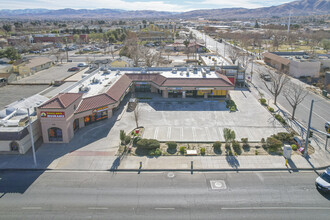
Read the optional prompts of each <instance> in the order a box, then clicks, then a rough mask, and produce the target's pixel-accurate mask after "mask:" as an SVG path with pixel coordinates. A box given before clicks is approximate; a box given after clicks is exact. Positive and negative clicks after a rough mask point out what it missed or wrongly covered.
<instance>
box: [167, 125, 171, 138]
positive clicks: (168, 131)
mask: <svg viewBox="0 0 330 220" xmlns="http://www.w3.org/2000/svg"><path fill="white" fill-rule="evenodd" d="M170 138H171V127H168V128H167V139H170Z"/></svg>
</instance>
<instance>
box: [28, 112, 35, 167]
mask: <svg viewBox="0 0 330 220" xmlns="http://www.w3.org/2000/svg"><path fill="white" fill-rule="evenodd" d="M27 113H28V118H29V128H30V132H29V133H30V137H31V143H32V154H33V161H34V166H37V158H36V151H35V148H34V140H33V132H32V125H31V118H30V109H29V108H27Z"/></svg>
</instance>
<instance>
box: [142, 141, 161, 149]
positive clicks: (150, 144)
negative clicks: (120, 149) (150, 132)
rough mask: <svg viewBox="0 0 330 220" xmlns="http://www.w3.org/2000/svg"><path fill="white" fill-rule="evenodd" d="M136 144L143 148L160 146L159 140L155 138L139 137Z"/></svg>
mask: <svg viewBox="0 0 330 220" xmlns="http://www.w3.org/2000/svg"><path fill="white" fill-rule="evenodd" d="M136 144H137V147H140V148H145V149H155V148H159V147H160V143H159V141H157V140H155V139H141V140H139V141H138V142H137V143H136Z"/></svg>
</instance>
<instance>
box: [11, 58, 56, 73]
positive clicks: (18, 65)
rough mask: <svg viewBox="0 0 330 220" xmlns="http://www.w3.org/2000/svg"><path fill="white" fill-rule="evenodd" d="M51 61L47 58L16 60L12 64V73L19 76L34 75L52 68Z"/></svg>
mask: <svg viewBox="0 0 330 220" xmlns="http://www.w3.org/2000/svg"><path fill="white" fill-rule="evenodd" d="M52 64H53V61H52V60H51V59H49V58H47V57H35V58H32V59H29V60H18V61H16V62H15V63H14V64H13V72H14V73H18V74H19V75H20V76H25V75H30V74H34V73H36V72H39V71H41V70H44V69H48V68H50V67H51V66H52Z"/></svg>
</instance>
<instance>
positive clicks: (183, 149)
mask: <svg viewBox="0 0 330 220" xmlns="http://www.w3.org/2000/svg"><path fill="white" fill-rule="evenodd" d="M185 151H186V147H184V146H181V147H180V153H181V154H184V153H185Z"/></svg>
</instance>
